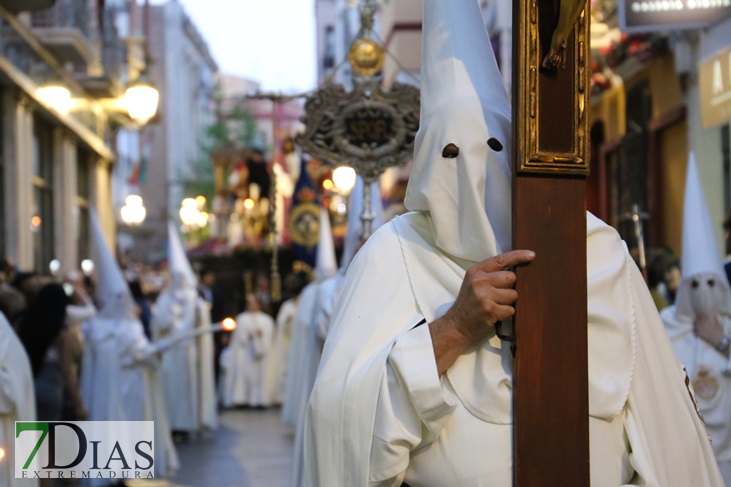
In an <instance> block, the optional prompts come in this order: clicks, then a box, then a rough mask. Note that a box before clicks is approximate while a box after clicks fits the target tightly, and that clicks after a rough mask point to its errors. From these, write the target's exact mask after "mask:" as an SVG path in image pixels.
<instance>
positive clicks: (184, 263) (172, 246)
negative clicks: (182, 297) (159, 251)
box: [168, 222, 198, 289]
mask: <svg viewBox="0 0 731 487" xmlns="http://www.w3.org/2000/svg"><path fill="white" fill-rule="evenodd" d="M168 267H169V269H170V277H171V278H172V284H173V286H174V287H175V288H177V289H183V288H187V289H195V288H196V287H197V286H198V280H197V279H196V277H195V272H193V267H192V266H191V265H190V261H189V260H188V256H187V255H186V254H185V249H184V248H183V243H182V242H181V241H180V237H179V236H178V232H177V230H176V229H175V225H174V224H173V223H172V222H168Z"/></svg>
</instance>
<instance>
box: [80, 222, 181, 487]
mask: <svg viewBox="0 0 731 487" xmlns="http://www.w3.org/2000/svg"><path fill="white" fill-rule="evenodd" d="M91 231H92V244H93V257H94V270H95V274H96V284H95V286H94V289H95V294H96V302H97V307H98V310H99V311H98V313H97V314H96V316H94V318H92V319H91V320H89V322H88V323H87V326H86V330H85V340H86V348H85V350H84V362H83V365H82V370H81V390H82V395H83V397H84V402H85V403H86V404H87V407H88V410H89V420H90V421H154V422H155V438H156V441H155V475H156V476H161V477H163V476H166V475H170V474H171V473H172V472H174V471H175V470H177V468H178V458H177V453H176V451H175V446H174V445H173V442H172V437H171V436H170V428H169V426H168V421H167V412H166V409H165V399H164V397H163V394H162V389H161V387H160V383H159V380H158V377H157V368H158V367H159V354H158V353H156V352H157V351H156V349H155V347H154V346H153V345H152V344H151V343H150V342H149V340H148V339H147V337H146V336H145V332H144V329H143V328H142V323H141V322H140V320H139V318H138V317H137V308H136V306H135V303H134V299H133V298H132V293H131V292H130V290H129V286H128V284H127V282H126V281H125V279H124V276H123V275H122V271H121V270H120V268H119V266H118V264H117V261H116V259H115V258H114V255H112V252H111V251H110V250H109V247H108V246H107V243H106V239H105V238H104V234H103V232H102V229H101V226H100V224H99V220H98V219H97V216H96V212H95V211H94V210H92V211H91Z"/></svg>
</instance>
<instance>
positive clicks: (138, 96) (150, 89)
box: [124, 73, 160, 125]
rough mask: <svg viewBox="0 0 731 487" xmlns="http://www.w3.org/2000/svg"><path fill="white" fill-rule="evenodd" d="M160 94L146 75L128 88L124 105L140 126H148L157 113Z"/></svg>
mask: <svg viewBox="0 0 731 487" xmlns="http://www.w3.org/2000/svg"><path fill="white" fill-rule="evenodd" d="M159 102H160V92H159V91H157V88H155V86H154V85H153V84H152V82H151V81H150V80H148V79H147V77H146V76H145V75H144V73H143V74H142V75H140V77H139V78H137V79H136V80H135V81H133V82H131V83H130V84H129V85H128V86H127V90H126V91H125V92H124V105H125V107H126V108H127V113H128V114H129V116H130V117H131V118H132V120H134V121H135V122H137V123H138V124H140V125H144V124H146V123H147V122H148V121H149V120H150V119H151V118H152V117H154V116H155V114H156V113H157V105H158V103H159Z"/></svg>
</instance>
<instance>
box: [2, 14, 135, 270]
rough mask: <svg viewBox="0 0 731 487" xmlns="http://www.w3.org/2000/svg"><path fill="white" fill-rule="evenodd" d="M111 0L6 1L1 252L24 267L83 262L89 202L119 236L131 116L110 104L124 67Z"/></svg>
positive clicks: (109, 232) (120, 90)
mask: <svg viewBox="0 0 731 487" xmlns="http://www.w3.org/2000/svg"><path fill="white" fill-rule="evenodd" d="M113 3H114V2H107V5H105V3H104V2H103V1H97V0H85V1H74V0H56V1H53V0H34V1H18V0H8V1H1V2H0V114H1V115H0V134H1V136H0V154H1V155H2V157H1V159H0V212H1V213H2V222H1V223H0V255H3V256H6V257H7V258H9V259H10V260H12V261H14V262H15V264H16V265H17V266H18V268H19V269H21V270H34V271H38V272H48V271H49V264H50V263H51V261H54V260H56V261H58V271H59V272H63V271H65V270H70V269H78V268H79V264H80V262H81V261H82V260H83V259H87V258H90V257H91V255H90V237H89V212H90V209H91V208H95V209H96V212H97V213H98V215H99V219H100V222H101V224H102V226H103V228H104V230H105V233H106V235H107V237H108V240H109V242H110V243H111V242H113V241H114V235H115V225H114V223H115V210H114V207H113V204H112V194H111V186H112V185H111V179H112V178H111V173H112V170H113V167H114V164H115V161H116V156H115V151H114V145H115V138H116V134H117V131H118V129H119V127H121V126H123V125H124V124H128V123H130V120H129V119H128V118H125V117H124V116H122V115H121V114H119V113H116V112H114V111H112V110H110V109H108V104H105V103H104V100H113V99H115V98H119V97H120V96H121V95H122V94H123V87H124V80H123V79H122V76H121V74H122V73H123V72H124V71H125V68H126V66H125V45H124V43H123V40H122V38H121V37H120V35H119V32H118V30H117V27H116V25H115V24H114V21H113V11H112V10H111V6H110V5H109V4H113ZM49 87H53V89H52V90H50V91H49V90H46V89H45V88H49ZM54 90H55V91H54Z"/></svg>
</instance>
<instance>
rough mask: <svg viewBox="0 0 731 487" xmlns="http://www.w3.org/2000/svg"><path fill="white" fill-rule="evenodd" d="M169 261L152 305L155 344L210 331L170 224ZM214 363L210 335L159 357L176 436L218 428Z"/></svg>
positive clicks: (207, 314)
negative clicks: (167, 280)
mask: <svg viewBox="0 0 731 487" xmlns="http://www.w3.org/2000/svg"><path fill="white" fill-rule="evenodd" d="M168 257H169V258H168V264H169V269H170V279H171V280H170V284H168V286H167V287H166V288H165V289H164V290H163V292H162V293H161V294H160V296H159V297H158V299H157V302H156V303H155V308H154V314H153V319H152V332H153V337H154V339H155V340H160V339H174V338H175V336H176V335H179V334H181V333H186V332H190V331H191V330H193V329H195V328H198V327H207V326H209V325H210V308H209V305H208V303H206V301H205V300H204V299H203V298H201V297H200V295H199V293H198V280H197V279H196V276H195V273H194V272H193V267H192V266H191V265H190V261H188V257H187V255H186V254H185V249H184V248H183V243H182V241H181V240H180V236H179V235H178V232H177V229H176V228H175V225H173V224H172V223H169V224H168ZM213 361H214V358H213V337H212V336H211V334H209V333H206V334H203V335H201V336H199V337H198V338H196V339H195V340H189V341H185V342H182V343H179V344H177V345H176V346H175V347H173V348H172V349H170V350H168V351H167V352H166V353H165V355H164V356H163V359H162V366H161V368H160V381H161V382H162V385H163V390H164V391H165V402H166V404H167V410H168V418H169V422H170V427H171V428H172V429H173V430H174V431H181V432H188V433H194V432H200V431H202V430H203V429H213V428H215V427H216V426H217V413H216V393H215V392H216V391H215V378H214V370H213V366H214V362H213Z"/></svg>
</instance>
